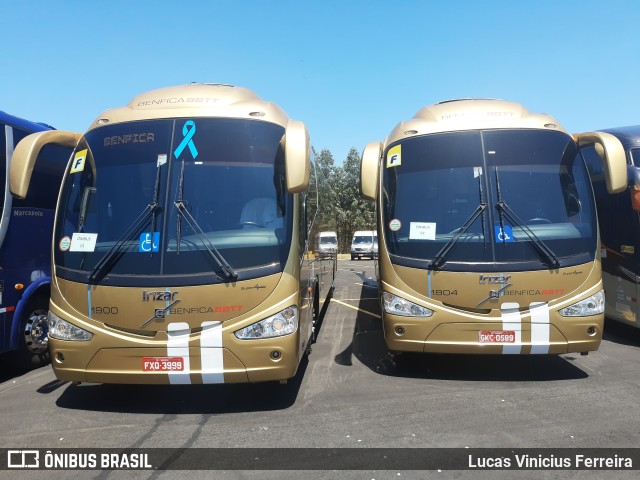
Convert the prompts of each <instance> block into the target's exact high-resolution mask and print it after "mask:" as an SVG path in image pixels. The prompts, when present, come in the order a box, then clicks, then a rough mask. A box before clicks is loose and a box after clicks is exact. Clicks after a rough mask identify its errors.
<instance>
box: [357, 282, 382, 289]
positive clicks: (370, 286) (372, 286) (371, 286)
mask: <svg viewBox="0 0 640 480" xmlns="http://www.w3.org/2000/svg"><path fill="white" fill-rule="evenodd" d="M354 285H361V286H363V287H368V288H375V289H377V288H378V285H366V284H364V283H354Z"/></svg>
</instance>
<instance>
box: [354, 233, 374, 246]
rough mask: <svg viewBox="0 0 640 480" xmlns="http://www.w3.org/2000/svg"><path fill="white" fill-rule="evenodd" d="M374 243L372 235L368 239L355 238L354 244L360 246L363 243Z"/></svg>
mask: <svg viewBox="0 0 640 480" xmlns="http://www.w3.org/2000/svg"><path fill="white" fill-rule="evenodd" d="M371 242H373V237H372V236H371V235H369V236H367V237H353V242H352V243H353V244H354V245H358V244H361V243H371Z"/></svg>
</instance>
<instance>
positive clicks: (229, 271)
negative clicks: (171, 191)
mask: <svg viewBox="0 0 640 480" xmlns="http://www.w3.org/2000/svg"><path fill="white" fill-rule="evenodd" d="M183 192H184V160H183V161H182V169H181V171H180V183H179V185H178V196H177V198H176V200H175V202H173V204H174V205H175V206H176V208H177V209H178V217H177V218H176V227H177V242H178V243H177V247H176V253H177V254H178V255H179V254H180V242H181V234H182V226H181V225H182V222H181V218H182V217H184V219H185V220H186V221H187V223H188V224H189V226H190V227H191V228H192V229H193V231H194V232H196V235H197V236H198V238H199V239H200V240H201V241H202V244H203V245H204V248H206V249H207V252H209V255H211V258H213V260H214V261H215V262H216V263H217V264H218V266H219V267H220V269H221V270H222V272H223V273H224V274H225V276H226V277H227V279H229V280H235V279H237V278H238V273H237V272H236V271H235V270H234V269H233V268H232V267H231V265H229V263H228V262H227V261H226V260H225V258H224V257H223V256H222V254H221V253H220V252H219V251H218V249H217V248H216V247H214V246H213V244H212V243H211V242H210V241H209V238H208V237H207V234H206V233H204V230H202V227H200V225H199V224H198V221H197V220H196V219H195V218H193V216H192V215H191V213H189V210H187V207H186V205H185V204H184V201H183V199H182V196H183Z"/></svg>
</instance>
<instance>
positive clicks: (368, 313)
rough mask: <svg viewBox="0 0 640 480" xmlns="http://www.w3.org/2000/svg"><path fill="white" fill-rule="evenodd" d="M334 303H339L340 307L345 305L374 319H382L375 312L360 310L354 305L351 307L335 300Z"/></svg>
mask: <svg viewBox="0 0 640 480" xmlns="http://www.w3.org/2000/svg"><path fill="white" fill-rule="evenodd" d="M331 301H332V302H336V303H339V304H340V305H344V306H345V307H349V308H353V309H354V310H357V311H358V312H364V313H366V314H367V315H371V316H372V317H375V318H382V317H381V316H380V315H378V314H377V313H373V312H369V311H367V310H363V309H362V308H358V307H354V306H353V305H349V304H348V303H344V302H341V301H340V300H336V299H335V298H334V299H332V300H331Z"/></svg>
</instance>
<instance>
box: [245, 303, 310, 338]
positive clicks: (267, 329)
mask: <svg viewBox="0 0 640 480" xmlns="http://www.w3.org/2000/svg"><path fill="white" fill-rule="evenodd" d="M297 329H298V307H296V306H294V305H292V306H290V307H287V308H285V309H284V310H282V311H281V312H278V313H276V314H275V315H272V316H270V317H269V318H265V319H264V320H260V321H259V322H256V323H253V324H251V325H249V326H248V327H245V328H243V329H242V330H238V331H237V332H235V336H236V337H237V338H239V339H240V340H249V339H254V338H273V337H281V336H283V335H289V334H290V333H293V332H295V331H296V330H297Z"/></svg>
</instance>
